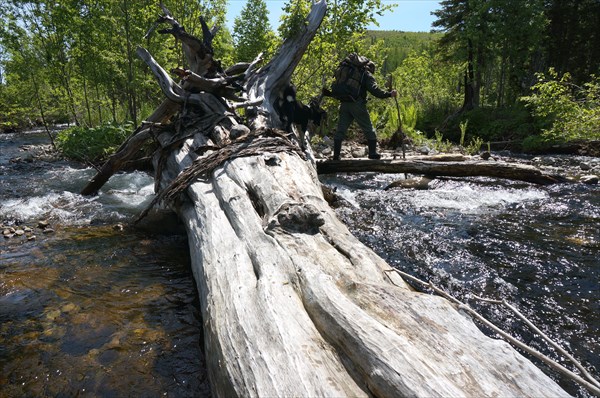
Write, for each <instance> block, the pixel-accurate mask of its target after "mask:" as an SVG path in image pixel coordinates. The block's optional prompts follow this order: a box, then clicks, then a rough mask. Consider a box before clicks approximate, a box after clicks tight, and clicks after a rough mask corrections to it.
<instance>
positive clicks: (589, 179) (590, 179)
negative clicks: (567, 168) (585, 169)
mask: <svg viewBox="0 0 600 398" xmlns="http://www.w3.org/2000/svg"><path fill="white" fill-rule="evenodd" d="M598 180H599V178H598V176H597V175H593V174H590V175H585V176H581V178H580V179H579V181H581V182H583V183H584V184H589V185H595V184H598Z"/></svg>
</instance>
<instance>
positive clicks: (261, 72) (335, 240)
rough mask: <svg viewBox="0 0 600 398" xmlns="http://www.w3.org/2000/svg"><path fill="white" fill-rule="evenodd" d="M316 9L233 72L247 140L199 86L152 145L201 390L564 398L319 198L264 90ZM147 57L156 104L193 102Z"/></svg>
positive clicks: (275, 82)
mask: <svg viewBox="0 0 600 398" xmlns="http://www.w3.org/2000/svg"><path fill="white" fill-rule="evenodd" d="M325 10H326V4H325V1H324V0H321V1H318V2H315V3H313V6H312V8H311V11H310V14H309V15H308V17H307V20H308V23H307V24H306V26H305V27H304V29H303V30H302V31H301V32H300V33H299V34H298V36H297V37H295V38H294V39H292V40H289V41H287V42H286V43H284V44H283V46H282V49H281V50H280V52H279V53H278V54H277V55H276V56H275V57H274V58H273V59H272V60H271V61H270V62H269V63H267V64H266V65H264V66H263V67H261V68H260V69H258V70H256V71H253V72H249V73H247V78H246V79H245V80H244V85H245V88H246V93H247V97H246V99H247V100H248V101H250V102H257V101H258V102H260V103H261V105H260V106H257V107H255V108H254V109H249V110H248V112H247V114H249V115H250V120H249V121H248V125H249V126H250V130H251V131H250V132H249V133H246V134H243V135H242V136H238V135H237V134H232V132H234V131H240V130H243V128H241V127H240V123H241V119H240V118H239V117H237V115H235V113H233V112H232V106H230V105H231V104H229V103H228V102H227V101H224V100H222V98H217V97H216V96H215V94H214V93H206V92H204V93H199V94H192V95H193V96H195V97H194V98H195V100H194V104H193V106H192V107H188V108H186V109H182V115H181V118H186V117H187V119H186V120H188V122H186V123H180V124H178V126H179V127H180V128H178V129H173V130H171V131H167V130H165V131H163V132H162V133H160V134H158V135H157V137H156V139H157V141H158V142H159V143H160V145H161V146H162V147H163V150H162V151H161V152H160V153H157V155H156V157H155V164H156V166H157V168H158V166H159V165H160V169H161V170H162V172H161V173H160V176H157V180H158V186H159V195H158V196H157V198H158V199H157V200H161V201H162V202H164V203H166V204H168V205H170V206H171V207H172V208H174V209H175V210H176V211H177V213H178V214H179V215H180V217H181V219H182V221H183V223H184V224H185V227H186V230H187V233H188V239H189V246H190V254H191V260H192V269H193V273H194V277H195V279H196V282H197V285H198V292H199V297H200V304H201V310H202V318H203V322H204V339H205V341H204V344H205V351H206V361H207V368H208V372H209V378H210V381H211V386H212V389H213V392H214V394H215V396H219V397H236V396H240V397H283V396H285V397H288V396H294V397H299V396H302V397H304V396H311V397H312V396H336V397H337V396H365V397H372V396H376V397H401V396H423V397H425V396H426V397H435V396H440V397H441V396H472V397H480V396H521V397H527V396H530V397H534V396H535V397H538V396H556V397H558V396H568V394H566V393H565V392H564V391H563V390H562V389H561V388H560V387H559V386H558V385H557V384H556V383H555V382H554V381H552V380H551V379H550V378H549V377H548V376H546V375H545V374H544V373H543V372H542V371H541V370H539V369H538V368H537V367H535V366H534V365H533V364H532V363H531V362H530V361H529V360H527V359H526V358H524V357H523V356H521V355H520V354H519V353H518V352H517V351H515V350H514V349H513V348H511V347H510V346H509V345H508V344H507V343H505V342H502V341H499V340H496V339H493V338H489V337H486V336H485V335H484V334H483V333H482V332H481V331H480V330H479V329H478V328H477V327H476V326H475V324H474V323H473V321H472V320H471V319H470V318H469V317H468V316H466V315H465V314H464V313H461V312H460V311H459V310H458V309H457V308H456V307H455V306H453V305H452V304H451V303H450V302H449V301H447V300H445V299H443V298H440V297H435V296H431V295H427V294H422V293H418V292H415V291H414V290H413V289H411V288H410V287H409V285H407V284H406V283H405V282H404V281H403V280H402V279H401V278H400V277H399V276H398V275H396V274H395V273H390V272H386V271H388V270H389V269H390V266H389V265H388V264H387V263H386V262H385V261H384V260H382V259H381V258H380V257H379V256H377V255H376V254H375V253H374V252H373V251H372V250H371V249H369V248H368V247H366V246H365V245H363V244H362V243H361V242H360V241H359V240H358V239H357V238H355V237H354V236H353V235H352V234H351V233H350V232H349V230H348V229H347V228H346V226H345V225H343V223H342V222H341V221H339V220H338V219H337V217H336V216H335V213H334V211H333V210H332V209H331V208H330V207H329V205H328V204H327V202H326V201H325V199H324V198H323V193H322V190H321V186H320V183H319V180H318V175H317V168H316V164H315V162H314V161H313V160H312V157H311V153H310V147H308V148H307V149H302V148H303V147H302V146H301V145H300V142H299V139H298V137H297V136H286V135H285V134H284V133H283V132H282V131H279V130H278V129H279V128H281V125H280V122H279V117H278V115H277V113H276V111H275V108H274V101H275V99H276V97H277V95H278V90H280V89H281V87H283V86H284V85H286V84H287V83H289V79H290V76H291V74H292V72H293V70H294V68H295V66H296V65H297V63H298V62H299V60H300V58H301V56H302V54H303V53H304V51H305V49H306V47H307V46H308V44H309V43H310V41H311V39H312V37H313V36H314V34H315V32H316V30H317V28H318V27H319V25H320V23H321V20H322V19H323V16H324V14H325ZM169 23H171V24H172V25H173V26H176V23H175V22H174V21H172V19H170V20H169ZM193 43H194V45H198V43H203V42H202V41H199V40H198V41H193ZM183 44H184V45H185V43H183ZM198 54H199V53H196V54H195V55H194V56H192V57H191V58H190V59H189V60H188V61H189V62H190V64H192V67H191V68H190V69H191V70H194V71H195V73H197V74H199V75H201V76H205V77H209V78H210V77H211V76H207V75H206V74H205V75H203V74H202V73H200V71H202V70H206V71H208V70H211V68H210V62H211V61H210V60H207V59H206V58H210V57H211V56H212V55H211V54H212V52H210V51H206V49H202V52H201V54H204V55H203V56H202V55H198ZM142 55H143V52H142ZM145 59H146V62H147V63H148V64H149V66H150V67H151V68H152V70H153V71H155V75H156V77H157V79H158V80H159V81H161V87H162V88H163V91H164V92H165V95H166V96H167V97H168V98H172V99H173V100H176V101H179V100H181V98H192V95H188V94H186V93H185V88H184V87H179V88H178V86H177V85H175V84H174V82H173V81H172V80H171V81H169V80H170V79H169V78H168V76H167V75H166V73H164V71H163V70H162V68H160V66H158V65H156V63H155V62H154V61H153V60H152V59H151V57H145ZM194 62H199V63H200V64H201V65H203V67H202V68H201V67H198V66H197V65H193V63H194ZM207 65H208V66H207ZM180 89H181V90H183V91H180ZM193 116H195V118H196V119H195V120H196V122H194V118H193ZM207 118H213V119H210V120H212V122H210V123H208V122H207V121H206V120H207ZM190 120H191V121H190ZM174 123H178V122H174ZM173 131H175V133H173ZM174 142H177V143H178V145H173V143H174Z"/></svg>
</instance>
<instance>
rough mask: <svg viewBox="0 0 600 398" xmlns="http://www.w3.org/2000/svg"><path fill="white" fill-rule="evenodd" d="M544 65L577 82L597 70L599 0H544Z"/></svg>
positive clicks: (599, 54)
mask: <svg viewBox="0 0 600 398" xmlns="http://www.w3.org/2000/svg"><path fill="white" fill-rule="evenodd" d="M546 3H547V6H546V16H547V18H548V20H549V24H548V26H547V37H548V40H546V42H545V53H546V58H547V65H546V66H551V67H554V68H556V70H557V71H558V72H560V73H565V72H569V73H570V74H571V76H572V78H573V80H574V81H575V82H577V83H579V84H581V83H583V82H586V81H588V80H589V77H590V75H592V74H599V73H600V46H599V45H598V43H599V42H600V29H599V28H598V27H599V26H600V1H598V0H548V1H547V2H546Z"/></svg>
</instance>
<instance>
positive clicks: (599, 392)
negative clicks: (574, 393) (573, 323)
mask: <svg viewBox="0 0 600 398" xmlns="http://www.w3.org/2000/svg"><path fill="white" fill-rule="evenodd" d="M384 272H386V273H387V272H396V273H398V274H399V275H400V276H402V277H403V278H406V279H410V280H411V281H413V282H417V283H419V284H421V285H423V286H427V287H429V288H431V289H433V291H435V292H436V293H437V294H439V295H440V296H442V297H445V298H446V299H448V300H450V301H452V302H453V303H455V304H456V305H458V309H459V310H460V309H462V310H465V311H466V312H468V313H469V314H471V315H473V316H474V317H475V318H477V320H478V321H480V322H481V323H483V324H484V325H485V326H487V327H489V328H490V329H492V330H493V331H494V332H496V333H498V334H499V335H500V336H502V337H503V338H504V339H505V340H506V341H508V342H509V343H512V344H513V345H515V346H517V347H519V348H520V349H522V350H523V351H525V352H527V353H529V354H531V355H532V356H534V357H535V358H537V359H539V360H541V361H542V362H544V363H545V364H547V365H548V366H550V367H552V368H554V369H555V370H556V371H558V372H560V373H562V374H563V375H564V376H566V377H568V378H569V379H571V380H573V381H574V382H576V383H579V384H580V385H581V386H583V387H584V388H586V389H587V390H588V391H589V392H591V393H592V394H594V395H596V396H600V388H599V387H598V386H597V385H596V384H597V383H598V382H597V381H596V380H595V379H593V378H592V382H589V381H588V380H585V379H583V378H582V377H581V376H579V375H578V374H576V373H574V372H572V371H570V370H569V369H567V368H565V367H564V366H563V365H561V364H559V363H558V362H556V361H555V360H553V359H551V358H549V357H548V356H546V355H544V354H542V353H541V352H539V351H537V350H536V349H534V348H531V347H529V346H528V345H527V344H525V343H523V342H521V341H519V340H517V339H516V338H514V337H513V336H511V335H510V334H508V333H507V332H505V331H504V330H502V329H500V328H499V327H497V326H496V325H494V324H493V323H491V322H490V321H488V320H487V319H486V318H484V317H483V316H482V315H481V314H479V313H478V312H477V311H475V310H474V309H472V308H471V307H469V306H468V305H467V304H465V303H463V302H462V301H460V300H458V299H456V298H455V297H453V296H451V295H450V294H448V293H446V292H445V291H444V290H442V289H440V288H439V287H437V286H435V285H434V284H433V283H432V282H425V281H422V280H420V279H419V278H416V277H414V276H412V275H410V274H407V273H406V272H403V271H400V270H397V269H395V268H393V269H389V270H385V271H384ZM515 310H516V308H515ZM534 328H535V327H534ZM536 329H537V328H536ZM540 333H541V331H540ZM542 334H543V333H542ZM561 352H562V351H561ZM569 356H570V355H569ZM578 368H579V367H578ZM580 370H581V369H580ZM585 373H586V374H587V372H585ZM590 377H591V376H590ZM586 378H587V377H586Z"/></svg>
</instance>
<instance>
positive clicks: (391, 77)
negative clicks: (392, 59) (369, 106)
mask: <svg viewBox="0 0 600 398" xmlns="http://www.w3.org/2000/svg"><path fill="white" fill-rule="evenodd" d="M392 79H393V76H392V75H390V76H389V77H388V81H387V86H388V89H389V90H390V91H391V90H392V87H393V83H392ZM394 102H395V103H396V112H397V113H398V130H396V132H395V133H394V134H393V135H392V137H394V136H396V135H398V134H399V135H400V146H401V147H402V159H406V151H405V149H404V137H405V135H404V130H403V129H402V115H400V105H399V104H398V97H394Z"/></svg>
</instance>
